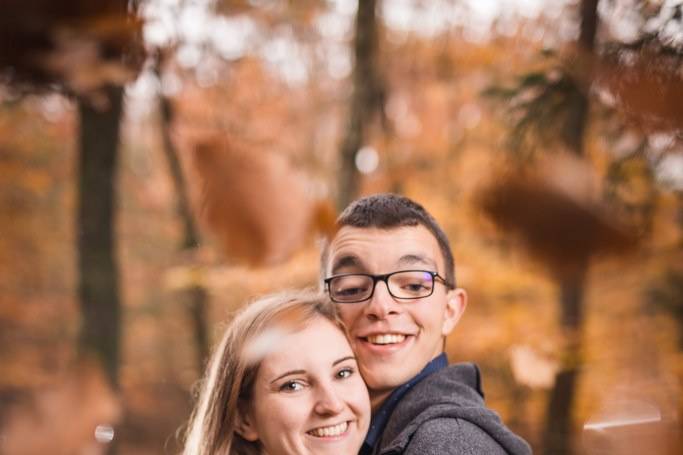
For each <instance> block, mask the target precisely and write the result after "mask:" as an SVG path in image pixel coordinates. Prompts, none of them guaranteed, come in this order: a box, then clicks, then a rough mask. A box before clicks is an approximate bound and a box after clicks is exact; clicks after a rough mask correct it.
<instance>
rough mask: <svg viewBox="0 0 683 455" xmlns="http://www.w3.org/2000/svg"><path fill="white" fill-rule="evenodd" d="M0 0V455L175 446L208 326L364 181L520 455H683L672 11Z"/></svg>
mask: <svg viewBox="0 0 683 455" xmlns="http://www.w3.org/2000/svg"><path fill="white" fill-rule="evenodd" d="M3 6H4V8H3V9H4V11H3V14H2V16H1V18H0V24H1V26H0V176H1V178H0V221H1V228H0V291H1V292H0V453H2V454H12V455H14V454H38V453H41V454H42V453H51V454H95V453H105V452H108V453H122V454H157V453H158V454H172V453H177V452H178V451H179V448H180V444H181V443H180V441H181V435H182V433H183V425H184V423H185V422H186V421H187V419H188V416H189V412H190V410H191V407H192V394H193V392H194V391H195V387H196V383H197V380H198V379H199V377H200V375H201V371H202V368H203V364H204V361H205V359H206V356H207V355H208V352H209V350H210V347H211V345H212V342H213V340H215V339H216V337H217V336H218V335H219V334H220V331H221V327H223V324H224V323H225V322H226V321H227V320H229V317H230V314H231V313H232V312H233V311H234V310H235V309H236V308H238V307H240V306H241V305H243V304H244V303H245V302H246V301H248V299H249V298H252V297H254V296H257V295H260V294H263V293H266V292H270V291H275V290H280V289H283V288H292V287H303V286H316V285H317V280H318V245H317V240H318V239H319V238H320V237H321V236H322V235H324V234H325V233H326V232H328V231H329V229H330V228H331V225H332V222H333V220H334V217H335V216H336V213H337V211H338V208H340V207H343V206H345V205H346V204H347V203H348V202H349V201H350V200H352V199H354V198H356V197H358V196H359V195H363V194H369V193H373V192H381V191H393V192H398V193H402V194H405V195H407V196H409V197H411V198H414V199H415V200H417V201H420V202H422V203H423V204H424V205H425V206H426V208H427V209H428V210H430V211H431V212H432V213H433V214H434V215H435V216H436V218H437V219H438V221H439V222H440V223H441V224H442V226H443V227H444V228H445V229H446V231H447V233H448V235H449V236H450V239H451V241H452V244H453V248H454V253H455V257H456V263H457V270H458V271H457V273H458V278H459V283H460V285H461V286H463V287H465V288H466V289H467V290H468V291H469V293H470V304H469V307H468V311H467V313H466V315H465V317H464V319H463V320H462V321H461V322H460V324H459V326H458V327H457V329H456V330H455V333H454V334H453V335H451V337H450V338H449V340H448V354H449V357H450V360H451V361H452V362H455V361H465V360H471V361H476V362H477V363H478V364H479V365H480V366H481V368H482V370H483V374H484V381H485V382H484V386H485V391H486V393H487V395H486V398H487V403H488V405H489V406H490V407H492V408H493V409H495V410H496V411H497V412H498V413H500V414H501V416H502V417H503V419H504V420H505V422H506V423H508V425H509V426H510V427H511V428H512V429H513V430H514V431H516V432H517V433H519V434H520V435H522V436H523V437H525V438H526V439H527V440H528V441H529V442H530V443H531V444H532V445H533V447H534V450H535V452H536V453H541V454H584V453H586V454H632V453H660V454H679V453H681V452H682V451H683V445H682V444H681V423H680V422H681V421H680V416H681V412H683V398H681V397H682V396H683V394H682V393H681V380H682V379H683V356H682V353H681V350H682V348H683V64H682V63H683V2H681V1H675V0H649V1H648V0H574V1H572V0H554V1H551V0H545V1H544V0H523V1H522V0H520V1H512V0H508V1H503V0H500V1H495V0H487V1H484V0H479V1H476V0H431V1H427V0H424V1H421V0H361V1H358V2H356V1H353V0H296V1H294V0H290V1H285V0H216V1H209V0H133V1H131V2H127V1H125V0H100V1H98V2H92V1H87V0H65V1H60V2H54V1H51V0H21V1H19V0H7V1H5V2H4V3H3Z"/></svg>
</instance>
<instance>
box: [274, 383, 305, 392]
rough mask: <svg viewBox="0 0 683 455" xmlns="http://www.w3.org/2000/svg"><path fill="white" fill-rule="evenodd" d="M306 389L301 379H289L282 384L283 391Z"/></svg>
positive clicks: (281, 389)
mask: <svg viewBox="0 0 683 455" xmlns="http://www.w3.org/2000/svg"><path fill="white" fill-rule="evenodd" d="M303 389H304V385H303V384H302V383H301V382H300V381H287V382H285V383H284V384H282V385H281V386H280V391H281V392H298V391H300V390H303Z"/></svg>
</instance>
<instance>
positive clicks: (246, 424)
mask: <svg viewBox="0 0 683 455" xmlns="http://www.w3.org/2000/svg"><path fill="white" fill-rule="evenodd" d="M235 431H236V432H237V434H238V435H240V436H242V438H243V439H245V440H247V441H250V442H256V441H258V431H256V427H255V426H254V424H253V423H252V419H251V416H250V415H249V413H248V412H242V411H237V416H236V417H235Z"/></svg>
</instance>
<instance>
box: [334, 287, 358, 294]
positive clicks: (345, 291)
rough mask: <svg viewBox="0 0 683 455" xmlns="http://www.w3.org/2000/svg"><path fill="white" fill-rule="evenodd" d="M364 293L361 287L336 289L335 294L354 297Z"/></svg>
mask: <svg viewBox="0 0 683 455" xmlns="http://www.w3.org/2000/svg"><path fill="white" fill-rule="evenodd" d="M363 292H365V288H361V287H353V288H351V287H350V288H340V289H337V294H338V295H356V294H362V293H363Z"/></svg>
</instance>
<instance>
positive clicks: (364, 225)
mask: <svg viewBox="0 0 683 455" xmlns="http://www.w3.org/2000/svg"><path fill="white" fill-rule="evenodd" d="M321 267H322V268H321V270H322V274H323V276H324V280H323V282H324V284H325V291H326V295H317V294H312V293H306V292H305V291H301V292H297V293H282V294H276V295H273V296H270V297H266V298H262V299H261V300H258V301H256V302H254V303H252V304H250V305H248V306H247V307H246V308H244V309H243V310H242V311H241V312H240V313H239V314H238V315H237V316H236V318H235V319H234V320H233V321H232V322H231V324H230V326H229V327H228V329H227V330H226V332H225V335H224V336H223V339H222V341H221V343H220V344H219V346H218V347H217V348H216V350H215V352H214V354H213V356H212V359H211V361H210V364H209V367H208V371H207V374H206V378H205V382H204V384H203V388H202V392H201V395H200V398H199V402H198V404H197V407H196V409H195V411H194V414H193V417H192V421H191V422H190V427H189V429H188V435H187V439H186V445H185V452H184V455H219V454H220V455H233V454H235V455H243V454H245V455H246V454H269V455H276V454H318V453H320V454H322V453H329V454H338V455H346V454H355V453H360V454H402V453H403V454H421V455H422V454H460V453H462V454H481V455H484V454H485V455H498V454H501V455H504V454H512V455H525V454H530V453H531V449H530V448H529V446H528V444H527V443H526V442H525V441H524V440H522V439H521V438H519V437H518V436H516V435H515V434H513V433H512V432H511V431H510V430H508V429H507V428H506V427H505V426H504V425H503V423H502V422H501V421H500V419H499V418H498V416H497V415H496V414H495V413H494V412H492V411H490V410H488V409H487V408H486V407H485V405H484V401H483V393H482V391H481V385H480V378H479V370H478V369H477V367H476V366H475V365H473V364H458V365H451V366H448V361H447V359H446V355H445V353H444V352H443V350H444V347H445V340H446V338H445V337H446V335H448V334H449V333H450V332H451V331H452V330H453V328H454V327H455V325H456V324H457V322H458V320H459V319H460V316H462V313H463V312H464V310H465V306H466V303H467V295H466V293H465V291H464V290H463V289H460V288H458V287H456V285H455V271H454V263H453V256H452V254H451V249H450V246H449V242H448V239H447V238H446V235H445V234H444V232H443V231H442V229H441V228H440V227H439V226H438V224H437V223H436V221H435V220H434V218H433V217H432V216H431V215H430V214H429V213H427V212H426V211H425V210H424V208H423V207H422V206H420V205H419V204H417V203H415V202H413V201H411V200H410V199H407V198H405V197H402V196H397V195H393V194H380V195H373V196H369V197H366V198H363V199H360V200H357V201H355V202H353V203H352V204H351V205H350V206H349V207H348V208H347V209H346V210H345V211H344V212H343V213H342V214H341V215H340V217H339V219H338V220H337V230H336V233H335V234H334V236H333V237H332V238H331V239H330V241H329V243H328V244H327V245H326V247H325V249H324V251H323V254H322V261H321ZM380 282H381V283H380ZM330 301H331V302H330ZM366 386H367V387H366ZM368 391H369V395H368Z"/></svg>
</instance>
